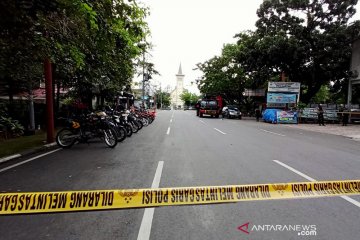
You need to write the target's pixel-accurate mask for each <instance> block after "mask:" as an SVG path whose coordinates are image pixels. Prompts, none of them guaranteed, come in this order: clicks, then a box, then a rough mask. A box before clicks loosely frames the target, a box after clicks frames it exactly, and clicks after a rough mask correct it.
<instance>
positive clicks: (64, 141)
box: [56, 128, 79, 148]
mask: <svg viewBox="0 0 360 240" xmlns="http://www.w3.org/2000/svg"><path fill="white" fill-rule="evenodd" d="M78 136H79V135H78V134H74V132H73V131H72V130H71V129H70V128H63V129H61V130H60V131H59V132H58V133H57V134H56V143H57V145H59V146H60V147H62V148H71V147H72V145H74V143H75V142H76V139H78Z"/></svg>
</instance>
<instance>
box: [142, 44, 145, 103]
mask: <svg viewBox="0 0 360 240" xmlns="http://www.w3.org/2000/svg"><path fill="white" fill-rule="evenodd" d="M142 104H143V107H144V108H145V44H144V50H143V80H142Z"/></svg>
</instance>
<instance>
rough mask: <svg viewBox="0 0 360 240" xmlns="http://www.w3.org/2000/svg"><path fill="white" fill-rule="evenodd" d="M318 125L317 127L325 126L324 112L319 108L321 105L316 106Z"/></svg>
mask: <svg viewBox="0 0 360 240" xmlns="http://www.w3.org/2000/svg"><path fill="white" fill-rule="evenodd" d="M317 114H318V123H319V126H321V125H322V126H325V124H324V110H323V108H322V107H321V105H320V104H319V106H318V113H317Z"/></svg>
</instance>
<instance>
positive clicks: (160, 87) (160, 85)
mask: <svg viewBox="0 0 360 240" xmlns="http://www.w3.org/2000/svg"><path fill="white" fill-rule="evenodd" d="M162 96H163V94H162V91H161V82H160V109H162Z"/></svg>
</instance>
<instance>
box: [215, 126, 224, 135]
mask: <svg viewBox="0 0 360 240" xmlns="http://www.w3.org/2000/svg"><path fill="white" fill-rule="evenodd" d="M214 129H215V130H216V131H218V132H219V133H222V134H224V135H225V134H226V133H224V132H222V131H220V130H219V129H217V128H214Z"/></svg>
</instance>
